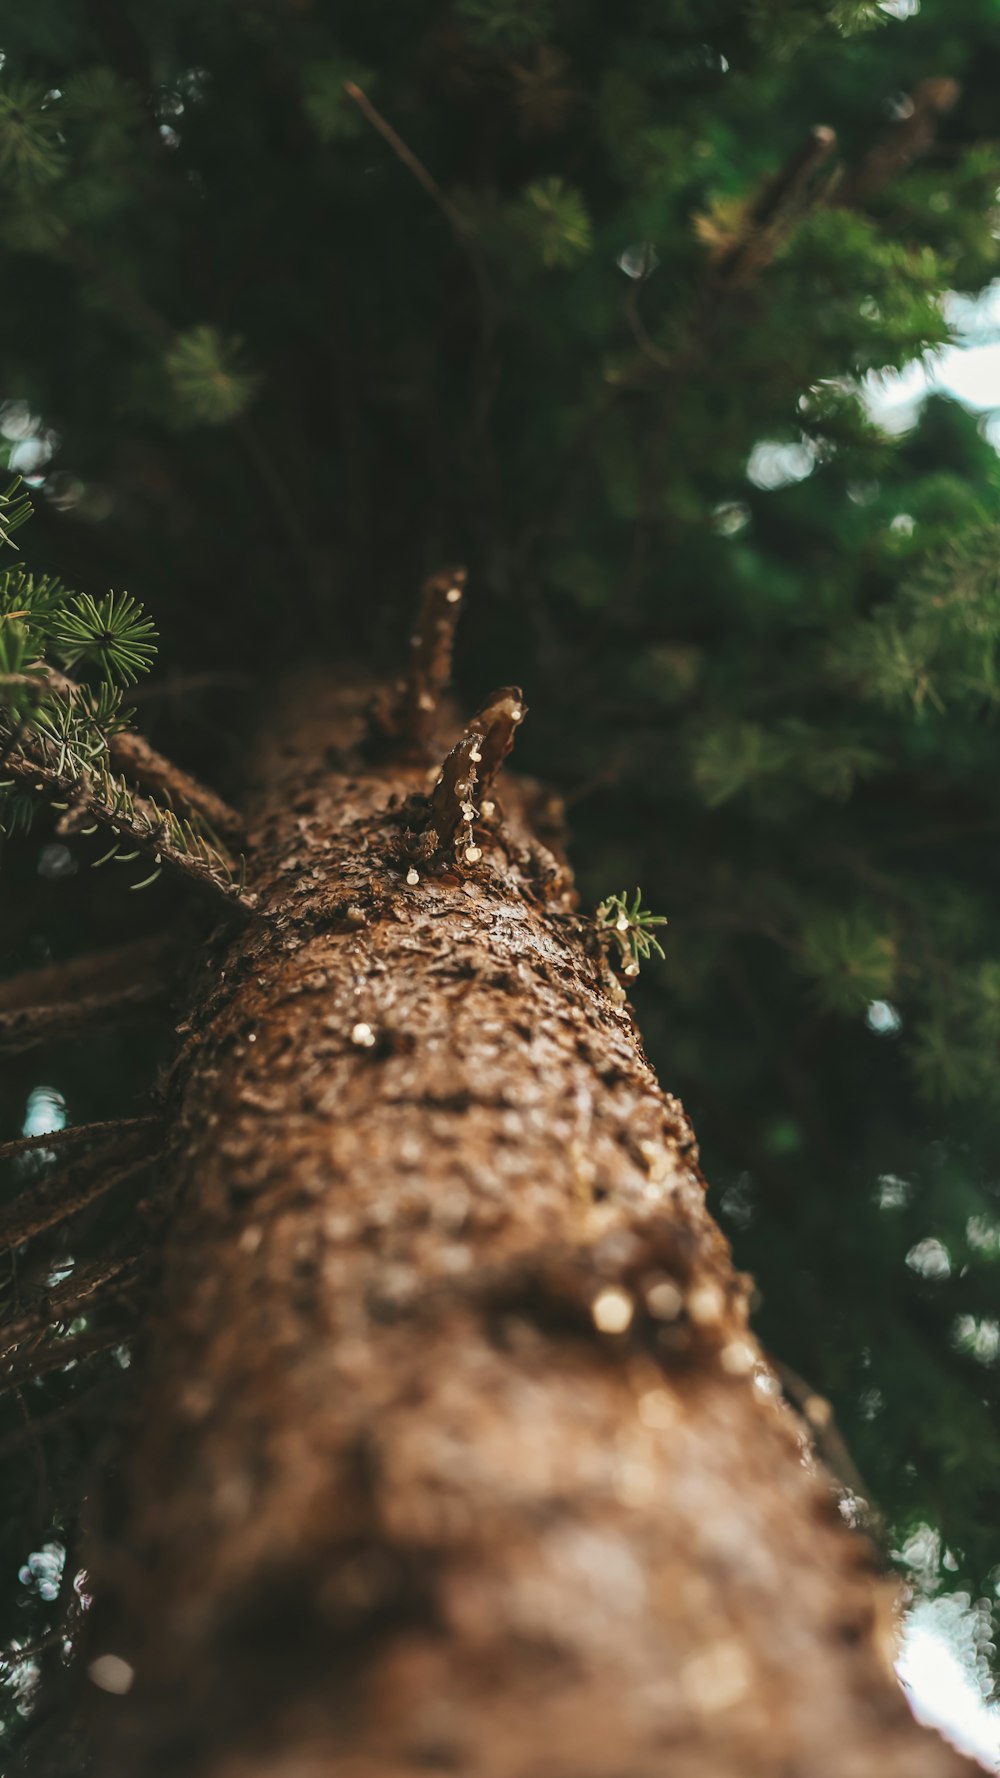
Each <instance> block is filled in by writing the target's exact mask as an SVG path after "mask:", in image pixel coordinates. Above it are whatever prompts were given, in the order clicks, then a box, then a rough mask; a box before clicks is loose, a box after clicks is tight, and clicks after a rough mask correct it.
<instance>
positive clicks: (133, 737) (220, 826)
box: [108, 729, 245, 839]
mask: <svg viewBox="0 0 1000 1778" xmlns="http://www.w3.org/2000/svg"><path fill="white" fill-rule="evenodd" d="M108 750H109V752H110V755H111V763H112V765H113V766H114V768H115V770H116V771H119V772H123V773H125V774H126V775H127V776H128V777H130V778H133V779H134V780H135V782H136V783H137V784H138V785H140V786H141V788H142V789H143V790H145V791H152V792H154V793H155V794H156V795H157V796H163V797H165V798H166V799H167V801H168V802H170V803H171V804H172V805H173V806H174V807H180V808H182V809H190V810H193V812H194V813H195V814H196V815H200V816H201V818H202V820H203V821H205V822H207V824H208V826H209V827H210V828H212V829H213V830H214V831H215V832H216V833H219V834H223V835H225V836H226V838H232V839H239V838H241V837H242V835H243V833H244V831H245V823H244V821H243V817H242V815H240V814H238V812H237V811H236V810H235V809H231V808H230V807H229V804H228V803H224V802H223V800H222V798H221V797H220V796H216V794H215V792H214V791H213V790H209V789H208V787H207V785H204V784H199V783H198V780H197V779H196V778H192V777H191V775H190V773H188V772H185V771H183V770H182V769H181V767H180V766H175V765H174V763H173V761H172V760H169V759H166V758H164V755H163V754H162V753H157V751H156V749H155V747H151V746H150V744H149V742H148V741H147V740H146V738H145V736H144V735H140V734H137V733H136V731H135V730H134V729H123V730H122V731H121V732H120V733H119V734H117V735H113V736H112V737H111V741H110V743H109V749H108Z"/></svg>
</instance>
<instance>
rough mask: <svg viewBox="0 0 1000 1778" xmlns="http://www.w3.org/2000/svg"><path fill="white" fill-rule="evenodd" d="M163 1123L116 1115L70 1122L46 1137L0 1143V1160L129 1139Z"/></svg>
mask: <svg viewBox="0 0 1000 1778" xmlns="http://www.w3.org/2000/svg"><path fill="white" fill-rule="evenodd" d="M162 1124H163V1119H162V1117H113V1118H106V1119H104V1120H103V1121H102V1122H100V1123H93V1124H70V1126H69V1128H68V1129H65V1130H48V1131H46V1132H45V1134H44V1135H42V1136H16V1137H14V1139H13V1141H11V1142H0V1163H2V1162H4V1161H16V1160H20V1158H21V1156H22V1155H26V1154H33V1153H34V1152H35V1151H36V1149H39V1148H60V1149H61V1148H75V1147H76V1146H77V1145H78V1144H80V1145H82V1144H83V1143H85V1142H100V1141H101V1140H102V1139H103V1138H105V1137H107V1138H117V1139H118V1140H119V1141H120V1140H121V1139H122V1138H127V1137H129V1136H131V1135H132V1134H133V1132H138V1131H139V1130H147V1131H152V1130H154V1129H159V1128H160V1127H161V1126H162Z"/></svg>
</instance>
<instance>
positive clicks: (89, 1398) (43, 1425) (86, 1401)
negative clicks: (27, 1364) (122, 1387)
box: [0, 1377, 115, 1462]
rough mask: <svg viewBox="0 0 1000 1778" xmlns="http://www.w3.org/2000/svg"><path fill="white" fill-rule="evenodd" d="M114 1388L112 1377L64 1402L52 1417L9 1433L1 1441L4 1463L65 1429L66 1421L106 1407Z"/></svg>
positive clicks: (45, 1416) (0, 1456)
mask: <svg viewBox="0 0 1000 1778" xmlns="http://www.w3.org/2000/svg"><path fill="white" fill-rule="evenodd" d="M114 1384H115V1379H114V1378H110V1377H109V1378H105V1380H104V1381H103V1382H101V1383H94V1384H92V1386H91V1387H90V1388H89V1389H84V1390H82V1391H81V1393H80V1394H79V1395H75V1394H74V1395H71V1396H70V1398H69V1400H68V1401H64V1402H62V1403H61V1404H60V1405H59V1407H57V1408H52V1409H51V1411H50V1412H49V1413H47V1414H36V1415H35V1417H34V1419H31V1420H29V1421H28V1423H27V1425H26V1426H21V1427H19V1428H18V1430H17V1432H11V1433H8V1435H7V1437H6V1438H2V1439H0V1462H3V1461H4V1459H5V1458H7V1457H13V1456H15V1455H16V1454H17V1453H18V1452H19V1451H23V1450H24V1448H25V1446H26V1445H30V1444H34V1443H36V1442H38V1441H40V1440H42V1439H44V1438H47V1437H48V1434H49V1433H50V1432H51V1431H54V1430H55V1429H56V1428H57V1427H59V1426H61V1425H62V1424H63V1422H64V1421H66V1420H72V1419H75V1418H76V1416H77V1415H78V1414H82V1413H84V1412H85V1411H87V1410H88V1409H91V1408H93V1407H94V1406H95V1405H96V1404H98V1403H100V1404H102V1405H103V1404H104V1403H105V1402H106V1400H107V1397H108V1393H109V1391H110V1390H111V1389H112V1388H113V1387H114Z"/></svg>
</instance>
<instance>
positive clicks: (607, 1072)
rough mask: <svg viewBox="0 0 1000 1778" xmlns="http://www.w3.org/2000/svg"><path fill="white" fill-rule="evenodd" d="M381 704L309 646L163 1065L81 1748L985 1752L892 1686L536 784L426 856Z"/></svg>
mask: <svg viewBox="0 0 1000 1778" xmlns="http://www.w3.org/2000/svg"><path fill="white" fill-rule="evenodd" d="M365 702H366V697H365V693H364V692H363V690H362V689H360V688H357V687H355V688H353V689H352V688H347V687H343V686H340V687H338V686H336V685H332V684H330V683H325V682H321V681H318V680H317V681H316V682H315V683H313V684H309V685H306V684H301V683H300V684H299V685H297V686H296V688H295V691H294V695H293V697H292V698H291V699H290V700H289V701H288V702H287V703H286V705H285V707H284V710H283V712H282V713H281V714H280V716H279V718H278V719H277V720H276V721H275V722H274V723H273V724H272V726H271V730H270V738H269V742H268V746H267V749H266V752H265V755H264V757H263V758H262V761H261V769H260V789H259V798H258V805H257V814H256V819H255V822H254V823H253V824H252V826H253V830H254V831H253V832H252V835H251V857H252V858H253V860H254V870H255V874H254V879H253V880H254V887H255V888H256V890H257V892H258V898H259V899H258V906H259V908H260V910H261V918H260V919H258V920H257V921H256V922H255V923H254V924H253V925H251V926H249V927H248V928H246V929H245V930H243V931H241V932H240V933H239V934H238V935H237V936H236V937H233V938H230V939H229V940H227V941H226V944H227V948H226V949H225V950H224V952H223V951H220V953H219V954H218V955H217V956H214V957H210V958H208V959H207V960H206V965H205V971H204V979H203V982H202V988H201V992H200V997H199V998H197V1000H196V1002H195V1004H194V1007H193V1010H192V1012H191V1015H190V1020H189V1026H188V1030H187V1038H186V1043H185V1046H184V1049H183V1050H182V1053H181V1056H180V1058H179V1061H178V1064H177V1066H176V1069H175V1075H174V1087H175V1091H176V1107H175V1114H174V1117H173V1124H172V1127H173V1149H174V1157H175V1159H174V1165H175V1170H176V1173H177V1176H178V1179H179V1181H180V1186H179V1191H180V1198H179V1207H178V1210H177V1213H176V1215H175V1217H174V1221H173V1231H172V1234H171V1236H170V1239H169V1242H168V1249H167V1253H166V1258H165V1266H164V1276H163V1281H162V1287H161V1291H160V1295H159V1300H158V1304H157V1307H156V1309H155V1312H154V1314H153V1316H152V1318H151V1322H150V1326H149V1330H148V1340H147V1351H146V1356H145V1361H144V1362H145V1376H144V1381H143V1384H142V1387H141V1390H140V1391H139V1394H138V1397H137V1404H136V1407H135V1411H134V1424H133V1426H132V1427H131V1428H130V1431H129V1444H130V1449H131V1455H130V1458H129V1461H128V1464H127V1467H126V1472H125V1475H124V1479H123V1482H122V1485H121V1490H120V1495H119V1497H118V1498H116V1499H115V1500H114V1501H112V1500H111V1499H110V1497H108V1498H106V1501H105V1517H104V1523H103V1524H102V1526H100V1527H99V1528H97V1529H95V1533H94V1538H93V1547H92V1549H91V1561H90V1566H91V1569H92V1572H93V1574H94V1577H95V1584H96V1587H97V1591H98V1595H99V1603H98V1606H97V1607H96V1608H95V1615H94V1626H93V1636H92V1642H91V1649H90V1655H89V1657H88V1658H89V1660H90V1673H91V1677H92V1680H93V1684H92V1685H91V1686H90V1688H89V1689H90V1694H91V1697H92V1705H93V1713H94V1718H95V1723H94V1727H95V1734H96V1736H97V1742H98V1746H99V1748H100V1753H99V1758H98V1763H97V1770H98V1772H99V1773H100V1774H101V1778H105V1774H107V1775H108V1778H125V1775H126V1774H127V1778H154V1775H155V1778H174V1775H176V1778H180V1775H181V1774H183V1775H184V1778H265V1775H266V1778H276V1775H277V1774H279V1773H280V1774H282V1778H325V1775H326V1774H328V1773H336V1774H337V1778H403V1775H404V1774H412V1773H416V1772H428V1771H441V1772H449V1773H462V1774H467V1775H468V1778H647V1775H652V1774H657V1775H660V1778H662V1775H664V1774H667V1773H669V1774H670V1778H737V1775H738V1778H757V1775H758V1774H768V1775H769V1778H770V1775H775V1778H776V1775H778V1774H781V1778H793V1775H795V1774H801V1775H802V1778H805V1775H806V1774H808V1775H809V1778H828V1775H829V1778H834V1775H836V1778H871V1775H872V1774H874V1773H878V1774H879V1778H895V1775H897V1774H898V1778H943V1775H945V1774H950V1773H958V1772H959V1771H965V1770H967V1769H968V1768H967V1766H966V1764H965V1762H964V1761H960V1760H959V1759H958V1758H957V1756H954V1755H953V1754H952V1753H951V1752H950V1750H948V1749H947V1748H946V1747H945V1746H944V1745H943V1743H941V1742H940V1741H938V1740H937V1739H936V1737H933V1736H931V1735H928V1734H927V1733H926V1732H925V1731H922V1730H920V1729H918V1728H917V1727H916V1725H915V1724H914V1723H913V1722H912V1720H911V1719H910V1716H909V1713H908V1710H907V1708H906V1705H905V1702H904V1700H903V1697H902V1694H901V1693H900V1691H899V1689H898V1687H897V1685H896V1683H895V1681H894V1678H893V1675H892V1672H891V1654H892V1633H891V1609H890V1607H889V1604H888V1602H887V1601H888V1597H889V1590H888V1585H887V1583H885V1582H879V1581H877V1580H876V1579H875V1577H874V1575H873V1572H872V1561H871V1557H870V1554H869V1552H868V1549H867V1546H866V1545H865V1544H864V1543H862V1541H861V1540H859V1539H857V1538H856V1537H855V1536H854V1535H853V1534H851V1533H850V1532H849V1531H848V1530H847V1529H846V1528H845V1526H844V1525H843V1523H842V1521H841V1519H840V1516H839V1513H838V1509H837V1506H836V1504H835V1502H834V1500H833V1497H832V1494H831V1491H830V1489H829V1487H828V1485H827V1484H826V1483H825V1481H824V1479H823V1478H822V1476H821V1475H820V1474H818V1473H817V1472H816V1470H815V1467H814V1465H813V1463H812V1461H811V1459H810V1456H809V1453H808V1451H807V1449H806V1447H805V1444H804V1441H803V1438H802V1436H801V1433H800V1431H799V1429H798V1426H797V1423H796V1422H795V1421H794V1420H793V1417H792V1416H791V1415H790V1413H789V1412H788V1411H787V1410H786V1409H784V1408H783V1407H782V1406H781V1405H779V1403H778V1401H777V1400H776V1397H775V1393H774V1389H773V1382H772V1379H770V1377H769V1374H768V1372H767V1371H766V1367H765V1366H764V1365H763V1364H762V1363H761V1362H760V1354H759V1352H758V1350H757V1348H756V1346H755V1345H754V1342H753V1339H752V1337H751V1336H750V1334H749V1333H748V1331H747V1280H746V1279H745V1278H743V1277H741V1276H740V1275H738V1274H736V1273H735V1272H734V1271H733V1268H732V1264H731V1260H730V1255H729V1251H728V1248H727V1246H726V1243H725V1241H724V1240H723V1238H722V1236H721V1235H720V1233H719V1231H718V1230H717V1229H716V1228H715V1226H714V1225H713V1223H712V1221H711V1220H710V1218H709V1217H708V1215H707V1213H706V1210H705V1207H704V1201H703V1181H702V1179H701V1176H700V1173H699V1171H698V1167H697V1157H696V1151H695V1146H694V1140H693V1136H692V1133H691V1129H690V1126H689V1125H688V1122H687V1119H686V1117H685V1115H684V1113H683V1110H682V1108H681V1106H680V1105H679V1104H678V1102H677V1101H676V1100H675V1099H673V1098H672V1097H671V1096H670V1095H669V1094H667V1093H664V1092H663V1091H662V1090H661V1089H660V1087H659V1086H658V1085H657V1082H656V1080H655V1078H654V1076H653V1074H652V1072H651V1070H650V1068H649V1066H648V1064H647V1062H646V1060H645V1058H644V1056H643V1053H642V1048H641V1045H640V1041H639V1038H638V1035H637V1033H636V1030H635V1027H634V1025H633V1022H632V1018H631V1015H630V1013H629V1010H628V1008H627V1006H626V1005H625V1004H623V999H622V997H621V995H620V990H617V989H616V986H615V984H614V981H613V979H612V977H611V976H610V974H609V972H608V970H607V968H606V966H605V964H604V962H603V960H602V958H601V956H600V953H599V952H598V950H597V949H596V948H595V945H594V943H593V938H592V931H593V929H592V925H591V923H589V922H588V921H586V920H585V919H583V918H582V917H581V916H579V915H578V914H577V913H576V912H575V911H574V907H573V901H572V896H571V893H570V890H569V887H568V880H567V876H566V873H565V871H564V870H563V869H562V867H561V865H560V863H559V861H558V860H557V859H556V858H554V857H553V855H552V854H551V853H550V852H549V851H547V850H546V848H545V846H543V845H542V844H541V843H540V842H539V841H538V840H537V839H536V838H535V837H534V836H533V833H532V830H531V822H530V819H529V816H530V804H531V801H532V799H531V798H530V797H529V796H528V795H527V793H524V792H519V791H518V790H517V788H516V786H514V785H512V784H511V783H510V782H508V784H507V785H506V788H505V791H504V792H503V795H504V803H505V813H504V820H503V825H502V827H498V829H497V830H496V832H495V833H494V836H493V838H492V839H491V840H484V841H483V842H482V852H483V855H482V858H481V859H480V860H478V861H477V862H476V863H475V865H474V866H470V867H469V868H468V869H459V868H458V867H456V868H453V869H449V870H447V871H445V872H443V873H439V874H437V875H435V874H433V872H431V871H429V870H425V869H424V868H423V867H422V866H421V867H420V869H419V870H416V871H415V868H414V866H413V865H412V864H411V863H409V864H408V862H407V858H406V855H405V849H404V847H403V845H402V832H403V821H402V817H401V807H402V804H403V803H404V800H405V799H406V798H407V797H408V796H411V795H412V794H414V793H416V792H421V793H422V792H426V791H427V790H428V789H429V783H428V779H427V777H426V774H425V773H424V771H423V769H422V768H420V767H417V766H413V767H404V768H399V767H398V766H395V765H384V764H378V765H372V764H370V763H366V761H365V756H364V752H363V749H362V747H361V745H360V737H361V734H362V729H363V722H362V712H363V708H364V704H365ZM432 778H433V774H432ZM414 874H416V876H417V881H416V882H413V881H412V880H409V881H408V877H409V878H410V879H412V877H413V876H414ZM220 945H221V941H220ZM126 1688H127V1689H126Z"/></svg>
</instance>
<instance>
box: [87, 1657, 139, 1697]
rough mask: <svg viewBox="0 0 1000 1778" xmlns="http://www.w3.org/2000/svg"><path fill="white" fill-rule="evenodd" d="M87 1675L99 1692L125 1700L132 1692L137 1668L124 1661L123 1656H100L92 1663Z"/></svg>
mask: <svg viewBox="0 0 1000 1778" xmlns="http://www.w3.org/2000/svg"><path fill="white" fill-rule="evenodd" d="M87 1673H88V1675H89V1677H90V1681H91V1684H93V1685H96V1686H97V1687H98V1690H99V1691H102V1692H110V1693H111V1694H112V1696H113V1697H116V1698H123V1697H124V1696H125V1693H126V1692H130V1691H131V1690H132V1685H133V1682H134V1680H135V1668H134V1667H130V1666H129V1663H128V1661H123V1660H122V1657H121V1655H98V1657H97V1659H96V1661H91V1663H90V1666H89V1667H88V1668H87Z"/></svg>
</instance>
